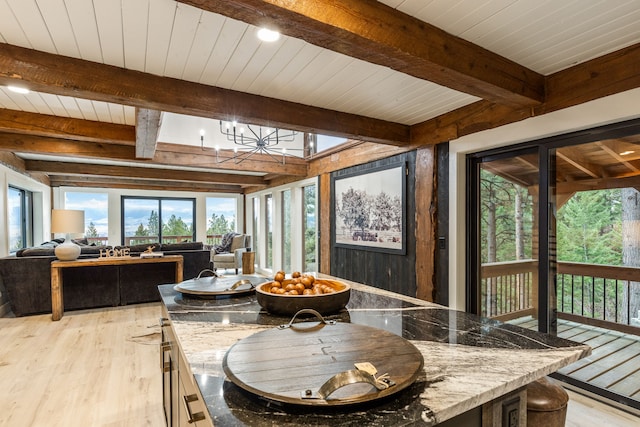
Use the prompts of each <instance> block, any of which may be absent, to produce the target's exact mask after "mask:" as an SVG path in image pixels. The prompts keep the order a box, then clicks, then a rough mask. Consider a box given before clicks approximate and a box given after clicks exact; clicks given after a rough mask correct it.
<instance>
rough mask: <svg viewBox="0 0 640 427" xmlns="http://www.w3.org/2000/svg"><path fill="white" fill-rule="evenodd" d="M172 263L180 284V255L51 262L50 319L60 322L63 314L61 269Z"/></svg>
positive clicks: (181, 269)
mask: <svg viewBox="0 0 640 427" xmlns="http://www.w3.org/2000/svg"><path fill="white" fill-rule="evenodd" d="M166 262H172V263H175V265H176V277H175V283H180V282H182V274H183V269H184V259H183V257H182V255H166V256H164V257H157V258H139V257H106V258H85V259H78V260H75V261H52V262H51V312H52V313H51V318H52V319H53V320H60V319H61V318H62V316H63V314H64V301H63V293H62V269H64V268H81V267H92V266H103V265H127V264H157V263H166Z"/></svg>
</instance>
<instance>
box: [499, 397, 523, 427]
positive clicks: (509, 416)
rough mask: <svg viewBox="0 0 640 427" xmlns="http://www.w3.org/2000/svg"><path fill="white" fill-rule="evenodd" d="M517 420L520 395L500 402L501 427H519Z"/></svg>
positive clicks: (518, 417)
mask: <svg viewBox="0 0 640 427" xmlns="http://www.w3.org/2000/svg"><path fill="white" fill-rule="evenodd" d="M519 420H520V397H515V398H513V399H510V400H507V401H505V402H502V427H520V424H519ZM522 427H524V426H522Z"/></svg>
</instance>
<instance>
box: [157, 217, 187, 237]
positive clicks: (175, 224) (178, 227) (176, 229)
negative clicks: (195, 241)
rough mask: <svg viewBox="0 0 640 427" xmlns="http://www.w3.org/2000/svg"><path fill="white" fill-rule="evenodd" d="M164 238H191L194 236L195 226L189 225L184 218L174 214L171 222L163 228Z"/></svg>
mask: <svg viewBox="0 0 640 427" xmlns="http://www.w3.org/2000/svg"><path fill="white" fill-rule="evenodd" d="M162 235H163V236H191V235H193V226H189V225H187V224H186V223H185V222H184V221H183V220H182V218H180V217H176V215H175V214H172V215H171V216H170V217H169V220H168V221H167V222H166V223H165V224H163V226H162Z"/></svg>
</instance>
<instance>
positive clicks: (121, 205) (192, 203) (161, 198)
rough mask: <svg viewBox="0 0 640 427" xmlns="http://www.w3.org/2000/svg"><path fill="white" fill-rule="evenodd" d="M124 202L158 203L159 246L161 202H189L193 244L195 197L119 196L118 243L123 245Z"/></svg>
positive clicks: (160, 242) (160, 236)
mask: <svg viewBox="0 0 640 427" xmlns="http://www.w3.org/2000/svg"><path fill="white" fill-rule="evenodd" d="M126 200H157V201H158V222H159V224H158V225H159V227H158V242H157V243H159V244H163V243H164V242H163V241H162V239H163V236H162V224H163V222H162V202H163V201H190V202H191V212H192V213H193V219H192V224H193V233H192V235H191V240H192V241H193V242H195V241H196V235H197V230H196V227H197V222H196V221H197V211H196V198H195V197H153V196H125V195H122V196H120V239H121V240H120V241H121V242H122V243H123V244H124V242H126V240H125V239H126V236H125V234H126V233H125V201H126Z"/></svg>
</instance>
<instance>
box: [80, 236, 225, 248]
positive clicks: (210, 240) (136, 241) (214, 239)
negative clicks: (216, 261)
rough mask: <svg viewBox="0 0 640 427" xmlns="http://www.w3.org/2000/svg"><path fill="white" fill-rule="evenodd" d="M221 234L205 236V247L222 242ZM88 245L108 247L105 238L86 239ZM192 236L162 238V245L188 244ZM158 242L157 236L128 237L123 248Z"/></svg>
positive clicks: (107, 240)
mask: <svg viewBox="0 0 640 427" xmlns="http://www.w3.org/2000/svg"><path fill="white" fill-rule="evenodd" d="M222 236H223V235H222V234H209V235H207V239H206V241H205V242H204V244H205V245H209V246H212V245H217V244H219V243H220V241H221V240H222ZM86 239H87V241H88V242H89V244H92V243H95V244H96V245H108V244H109V238H108V237H106V236H102V237H87V238H86ZM192 239H193V236H190V235H189V236H162V243H179V242H185V241H187V242H190V241H192ZM157 242H158V236H130V237H125V238H124V246H131V245H145V244H149V245H151V244H153V243H157Z"/></svg>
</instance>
